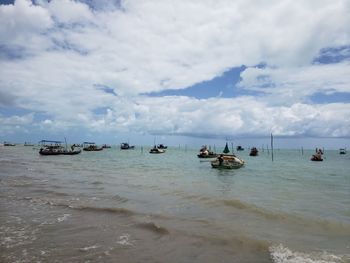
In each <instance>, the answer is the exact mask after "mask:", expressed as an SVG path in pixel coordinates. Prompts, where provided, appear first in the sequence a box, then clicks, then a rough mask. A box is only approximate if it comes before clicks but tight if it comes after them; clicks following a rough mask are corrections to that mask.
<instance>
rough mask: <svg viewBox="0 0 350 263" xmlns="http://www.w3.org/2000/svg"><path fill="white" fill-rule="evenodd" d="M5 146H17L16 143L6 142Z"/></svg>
mask: <svg viewBox="0 0 350 263" xmlns="http://www.w3.org/2000/svg"><path fill="white" fill-rule="evenodd" d="M4 146H16V144H14V143H10V142H4Z"/></svg>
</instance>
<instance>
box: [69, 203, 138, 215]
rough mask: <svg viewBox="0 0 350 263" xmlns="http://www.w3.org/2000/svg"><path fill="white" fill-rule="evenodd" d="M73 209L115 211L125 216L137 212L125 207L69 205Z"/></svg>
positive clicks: (114, 212)
mask: <svg viewBox="0 0 350 263" xmlns="http://www.w3.org/2000/svg"><path fill="white" fill-rule="evenodd" d="M68 207H69V208H71V209H76V210H80V211H89V212H99V213H101V212H102V213H113V214H120V215H125V216H131V215H134V214H135V212H133V211H131V210H128V209H125V208H118V207H97V206H71V205H68Z"/></svg>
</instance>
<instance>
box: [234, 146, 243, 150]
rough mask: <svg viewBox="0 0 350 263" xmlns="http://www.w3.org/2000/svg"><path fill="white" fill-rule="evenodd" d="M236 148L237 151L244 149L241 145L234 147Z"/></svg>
mask: <svg viewBox="0 0 350 263" xmlns="http://www.w3.org/2000/svg"><path fill="white" fill-rule="evenodd" d="M236 150H237V151H244V148H243V147H242V146H240V145H238V146H237V148H236Z"/></svg>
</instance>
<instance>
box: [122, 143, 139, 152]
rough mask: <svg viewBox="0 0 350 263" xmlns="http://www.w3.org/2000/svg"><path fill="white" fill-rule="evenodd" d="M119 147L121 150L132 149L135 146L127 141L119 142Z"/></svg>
mask: <svg viewBox="0 0 350 263" xmlns="http://www.w3.org/2000/svg"><path fill="white" fill-rule="evenodd" d="M120 149H121V150H132V149H135V146H134V145H129V143H127V142H123V143H121V144H120Z"/></svg>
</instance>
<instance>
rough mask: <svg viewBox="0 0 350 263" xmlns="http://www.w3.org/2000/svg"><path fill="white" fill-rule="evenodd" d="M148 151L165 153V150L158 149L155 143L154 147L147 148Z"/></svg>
mask: <svg viewBox="0 0 350 263" xmlns="http://www.w3.org/2000/svg"><path fill="white" fill-rule="evenodd" d="M149 153H165V150H164V149H159V148H158V147H157V146H156V145H154V147H153V148H152V149H151V150H149Z"/></svg>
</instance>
